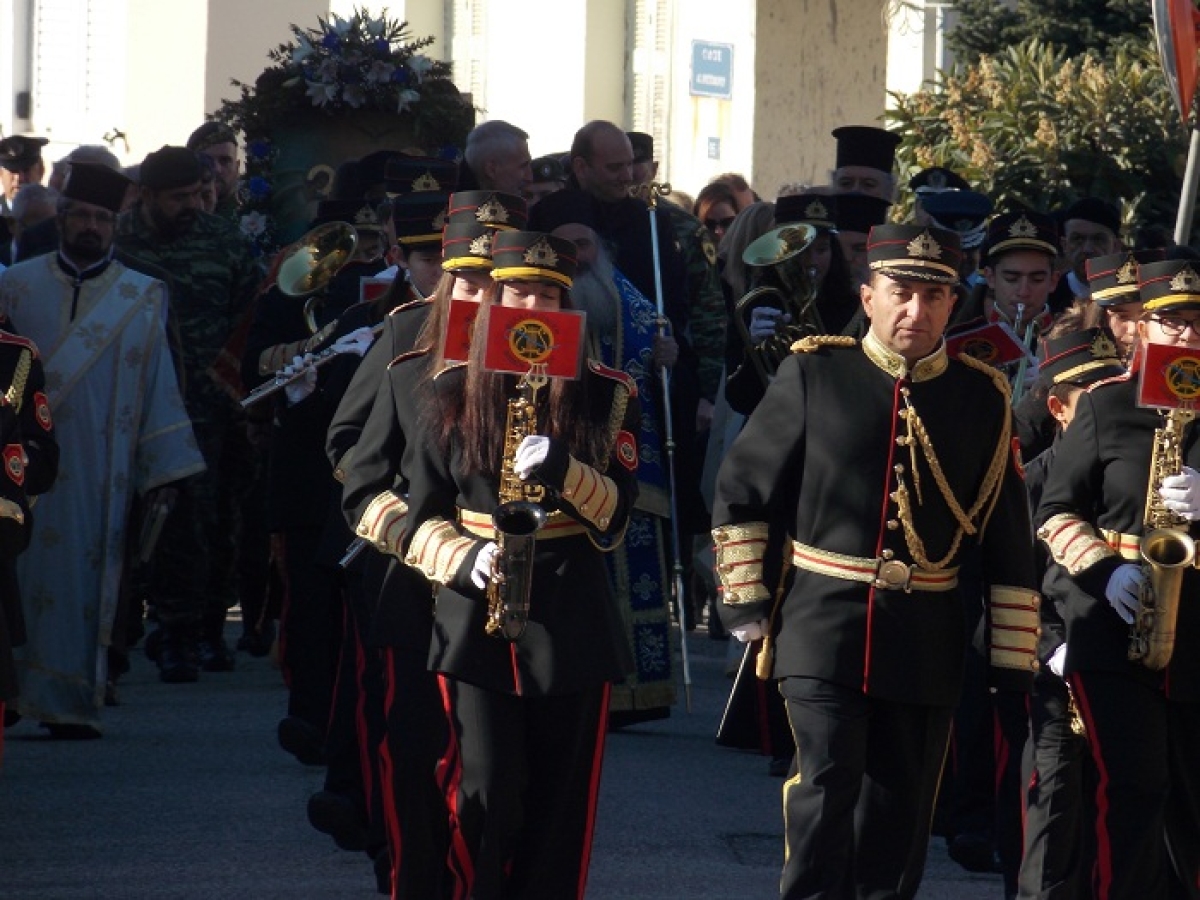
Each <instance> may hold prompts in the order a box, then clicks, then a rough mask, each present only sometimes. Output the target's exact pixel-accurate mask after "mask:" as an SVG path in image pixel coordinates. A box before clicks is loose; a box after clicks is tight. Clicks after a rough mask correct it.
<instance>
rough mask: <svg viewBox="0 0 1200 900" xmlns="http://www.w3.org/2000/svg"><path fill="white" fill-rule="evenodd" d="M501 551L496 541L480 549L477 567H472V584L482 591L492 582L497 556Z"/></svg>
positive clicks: (489, 542)
mask: <svg viewBox="0 0 1200 900" xmlns="http://www.w3.org/2000/svg"><path fill="white" fill-rule="evenodd" d="M499 550H500V548H499V547H498V546H497V545H496V542H495V541H488V542H487V543H486V544H484V545H483V546H482V547H481V548H480V549H479V555H478V556H476V557H475V565H474V566H472V567H471V584H473V585H475V587H477V588H479V589H480V590H481V591H482V590H483V589H484V588H485V587H487V586H488V582H490V581H491V580H492V566H493V565H494V564H495V560H496V554H497V553H498V552H499Z"/></svg>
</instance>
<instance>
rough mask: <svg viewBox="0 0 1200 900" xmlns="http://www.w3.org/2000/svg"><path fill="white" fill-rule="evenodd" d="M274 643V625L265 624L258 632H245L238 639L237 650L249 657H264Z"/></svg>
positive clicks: (270, 623) (271, 623)
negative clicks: (247, 654)
mask: <svg viewBox="0 0 1200 900" xmlns="http://www.w3.org/2000/svg"><path fill="white" fill-rule="evenodd" d="M273 643H275V624H274V623H273V622H269V623H267V624H266V625H265V626H264V627H263V628H262V629H261V630H259V631H247V632H246V633H245V634H243V635H242V636H241V637H240V638H238V642H237V649H238V650H239V651H240V652H241V653H249V654H250V655H251V656H266V655H267V654H268V653H270V652H271V645H272V644H273Z"/></svg>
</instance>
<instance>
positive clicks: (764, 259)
mask: <svg viewBox="0 0 1200 900" xmlns="http://www.w3.org/2000/svg"><path fill="white" fill-rule="evenodd" d="M816 239H817V229H816V228H814V227H813V226H812V225H808V224H806V223H802V222H798V223H795V224H792V225H783V226H781V227H779V228H776V229H774V230H772V231H768V232H767V233H766V234H764V235H762V236H761V237H759V238H757V239H756V240H755V241H753V242H752V243H751V244H750V245H749V246H748V247H746V249H745V251H744V252H743V253H742V262H744V263H745V264H746V265H747V266H753V267H756V268H758V269H768V270H770V271H771V273H772V274H773V275H774V277H775V279H776V281H778V283H779V285H780V286H779V287H774V286H772V285H759V286H757V287H754V288H752V289H751V290H749V291H747V292H746V294H745V296H743V297H742V298H741V299H740V300H738V302H737V304H736V305H735V306H734V313H733V321H734V325H735V326H736V327H737V329H738V334H740V335H741V338H742V343H743V344H744V345H745V349H746V356H747V357H748V358H749V359H750V363H751V365H753V366H754V370H755V371H756V372H757V373H758V377H759V379H760V380H761V381H762V383H763V386H764V387H765V386H766V385H767V383H768V382H769V381H770V380H771V376H772V375H774V374H775V370H776V369H778V368H779V364H780V363H781V362H783V360H784V359H785V358H786V357H787V356H788V354H789V353H791V348H792V344H793V343H795V342H796V341H798V340H800V339H801V338H803V337H806V336H808V335H810V334H823V333H824V332H825V326H824V325H823V324H822V322H821V314H820V313H819V312H818V311H817V289H818V287H819V285H818V284H817V280H816V272H815V270H814V269H813V268H811V267H810V266H808V265H807V264H806V261H805V259H804V252H805V251H806V250H808V248H809V247H811V246H812V245H813V242H814V241H816ZM762 277H763V275H762V274H761V273H756V277H755V279H754V280H755V281H758V280H761V279H762ZM760 306H770V307H774V308H775V309H778V310H780V311H781V312H783V313H786V314H788V315H790V316H791V318H792V321H791V322H790V323H789V324H787V325H784V326H781V327H780V328H779V329H777V331H776V332H775V334H774V335H772V336H771V337H769V338H767V339H766V340H764V341H760V342H759V343H757V344H755V343H754V342H753V341H752V340H751V338H750V328H749V321H750V317H751V315H753V313H754V310H755V309H757V308H758V307H760Z"/></svg>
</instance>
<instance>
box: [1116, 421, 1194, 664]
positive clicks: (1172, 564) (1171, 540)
mask: <svg viewBox="0 0 1200 900" xmlns="http://www.w3.org/2000/svg"><path fill="white" fill-rule="evenodd" d="M1195 417H1196V413H1195V412H1194V411H1192V410H1186V409H1173V410H1171V411H1170V412H1169V413H1167V418H1166V422H1164V423H1163V427H1162V428H1159V429H1156V430H1155V432H1154V448H1153V451H1152V453H1151V456H1150V483H1149V486H1148V487H1147V488H1146V511H1145V516H1144V526H1143V532H1142V541H1141V546H1140V548H1139V549H1140V553H1141V557H1142V571H1143V573H1144V574H1145V578H1144V580H1143V582H1142V590H1141V593H1140V596H1139V597H1138V612H1137V616H1136V618H1135V619H1134V621H1133V628H1132V630H1131V631H1130V634H1129V658H1130V659H1131V660H1137V661H1140V662H1141V663H1142V665H1144V666H1146V667H1147V668H1150V669H1155V670H1158V669H1164V668H1166V666H1167V663H1169V662H1170V661H1171V653H1172V652H1173V651H1174V649H1175V622H1176V619H1178V617H1179V592H1180V588H1181V587H1182V583H1183V572H1184V570H1185V569H1187V568H1190V567H1191V566H1192V565H1193V564H1194V562H1195V559H1196V544H1195V542H1194V541H1193V540H1192V538H1191V537H1190V536H1189V535H1188V534H1187V531H1186V528H1187V525H1188V522H1187V520H1186V519H1184V518H1183V517H1182V516H1179V515H1177V514H1175V513H1174V512H1172V511H1171V510H1170V509H1168V508H1167V506H1166V505H1165V504H1164V503H1163V500H1162V497H1160V496H1159V493H1158V489H1159V487H1160V486H1161V485H1162V481H1163V479H1164V478H1166V477H1167V476H1168V475H1174V474H1176V473H1178V472H1181V471H1182V470H1183V432H1184V429H1185V428H1186V426H1187V424H1188V423H1189V422H1191V421H1192V420H1193V419H1194V418H1195Z"/></svg>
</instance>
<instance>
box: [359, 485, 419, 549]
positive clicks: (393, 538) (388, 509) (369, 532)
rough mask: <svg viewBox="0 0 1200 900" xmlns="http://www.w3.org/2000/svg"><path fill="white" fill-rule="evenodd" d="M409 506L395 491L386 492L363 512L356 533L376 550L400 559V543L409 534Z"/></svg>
mask: <svg viewBox="0 0 1200 900" xmlns="http://www.w3.org/2000/svg"><path fill="white" fill-rule="evenodd" d="M407 522H408V504H407V503H406V502H405V501H404V498H403V497H401V496H400V495H399V494H397V493H395V492H394V491H384V492H383V493H382V494H380V495H378V496H377V497H376V498H375V499H374V500H372V501H371V503H370V504H369V505H368V506H367V508H366V509H365V510H364V511H363V514H362V518H361V519H359V520H358V526H357V527H356V528H355V529H354V533H355V534H357V535H358V536H359V537H360V538H363V539H364V540H368V541H370V542H371V543H372V544H373V545H374V546H375V547H376V549H378V550H380V551H381V552H383V553H388V554H391V555H392V556H394V557H396V558H397V559H400V558H401V556H402V554H401V552H400V542H401V541H403V540H404V535H405V533H406V532H407V530H408V529H407V527H406V523H407Z"/></svg>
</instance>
